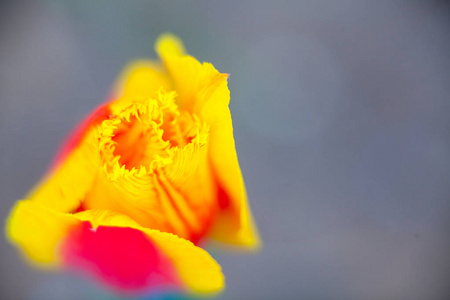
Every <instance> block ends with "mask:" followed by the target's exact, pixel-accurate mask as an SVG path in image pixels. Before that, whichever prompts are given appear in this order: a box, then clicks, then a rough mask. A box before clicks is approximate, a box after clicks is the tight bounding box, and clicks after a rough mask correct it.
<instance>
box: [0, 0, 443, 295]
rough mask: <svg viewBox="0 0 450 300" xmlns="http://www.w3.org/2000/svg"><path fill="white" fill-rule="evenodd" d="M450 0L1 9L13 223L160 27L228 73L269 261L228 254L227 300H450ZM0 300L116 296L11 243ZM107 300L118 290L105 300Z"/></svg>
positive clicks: (4, 208)
mask: <svg viewBox="0 0 450 300" xmlns="http://www.w3.org/2000/svg"><path fill="white" fill-rule="evenodd" d="M448 16H449V10H448V6H447V5H446V3H445V2H444V1H442V2H440V1H362V0H361V1H195V2H194V1H123V0H120V1H119V0H115V1H109V0H108V1H106V0H105V1H88V0H84V1H69V0H66V1H33V2H31V1H30V2H24V1H9V2H2V4H0V114H1V115H0V134H1V136H0V147H1V148H0V150H1V152H0V154H1V155H0V192H1V195H0V196H1V203H0V220H2V222H3V220H4V219H5V217H6V215H7V213H8V211H9V209H10V208H11V206H12V205H13V203H14V202H15V200H16V199H19V198H21V197H23V195H24V194H25V193H26V192H27V191H28V189H29V188H31V187H32V186H33V184H34V183H35V182H36V181H37V180H38V179H39V178H40V177H41V176H42V174H43V173H44V171H45V170H46V168H47V166H48V164H49V162H50V161H51V159H52V157H53V155H54V153H55V151H56V149H57V147H58V145H59V143H60V142H61V140H62V139H63V137H64V136H65V135H66V134H67V132H68V131H69V130H70V129H71V128H72V127H74V126H75V124H76V123H77V122H78V121H79V120H81V119H82V118H83V117H84V116H85V115H86V114H87V113H88V112H89V111H90V110H91V109H93V108H94V107H95V106H96V105H97V104H99V103H101V102H102V101H103V100H104V99H105V96H106V95H107V94H108V91H109V89H110V87H111V84H112V83H113V81H114V80H115V78H116V76H117V74H118V73H119V72H120V70H121V68H122V67H123V66H124V65H125V64H126V63H127V62H128V61H129V60H131V59H133V58H137V57H150V58H155V57H156V56H155V54H154V52H153V43H154V40H155V38H156V37H157V36H158V35H159V34H160V33H161V32H164V31H170V32H173V33H175V34H177V35H179V36H180V37H181V38H182V39H183V40H184V42H185V44H186V47H187V49H188V50H189V52H190V53H191V54H193V55H194V56H195V57H197V58H198V59H199V60H201V61H209V62H212V63H213V64H214V65H215V66H216V67H217V68H218V70H220V71H222V72H227V73H230V74H231V77H230V79H229V87H230V90H231V106H230V107H231V112H232V116H233V122H234V128H235V138H236V144H237V151H238V155H239V159H240V163H241V168H242V171H243V174H244V177H245V180H246V184H247V190H248V196H249V201H250V204H251V206H252V208H253V212H254V215H255V218H256V221H257V223H258V225H259V228H260V232H261V235H262V238H263V241H264V247H263V249H262V251H261V252H260V253H259V254H257V255H240V254H238V255H236V254H229V253H222V252H215V253H214V256H215V257H216V259H217V260H218V261H219V263H220V264H221V265H222V267H223V271H224V273H225V275H226V278H227V289H226V291H225V292H224V293H223V294H222V295H221V299H429V300H432V299H445V295H446V293H447V285H448V284H449V283H448V282H449V278H450V264H449V263H450V260H449V254H450V235H449V233H450V230H449V227H448V225H449V224H448V220H449V217H450V201H449V196H450V184H449V183H450V182H449V178H450V176H449V175H450V174H449V173H450V136H449V129H450V118H449V112H450V111H449V108H450V101H449V100H450V99H449V95H450V38H449V37H450V34H449V32H450V27H449V19H448ZM0 264H1V265H0V293H1V294H0V299H5V300H8V299H33V300H38V299H39V300H40V299H48V300H52V299H93V298H94V297H97V298H98V299H110V298H111V297H112V296H109V295H108V294H105V293H103V292H101V291H99V290H97V289H96V288H95V285H93V284H91V283H90V282H89V281H88V280H86V281H85V280H82V279H79V278H77V277H74V276H71V275H58V274H52V273H42V272H39V271H36V270H34V269H30V268H29V267H28V266H27V265H26V264H25V263H24V262H23V261H22V260H21V259H20V257H19V256H18V255H17V253H16V251H15V250H14V249H13V248H12V247H11V246H10V245H8V244H7V243H6V241H5V240H4V238H1V239H0ZM108 297H109V298H108Z"/></svg>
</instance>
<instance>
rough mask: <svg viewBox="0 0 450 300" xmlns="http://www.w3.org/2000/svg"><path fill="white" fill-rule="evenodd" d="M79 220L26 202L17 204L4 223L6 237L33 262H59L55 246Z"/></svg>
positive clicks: (48, 264) (49, 264) (53, 263)
mask: <svg viewBox="0 0 450 300" xmlns="http://www.w3.org/2000/svg"><path fill="white" fill-rule="evenodd" d="M79 223H80V221H79V220H77V219H75V218H73V217H72V216H71V215H69V214H63V213H58V212H56V211H53V210H50V209H48V208H46V207H44V206H42V205H39V204H37V203H35V202H32V201H29V200H23V201H19V202H17V204H16V206H15V207H14V209H13V210H12V211H11V214H10V216H9V218H8V221H7V226H6V234H7V237H8V238H9V240H10V241H11V242H12V243H13V244H16V245H17V246H19V247H20V248H21V249H22V250H23V251H24V253H25V254H26V255H27V256H28V257H29V258H30V259H31V260H32V261H34V262H37V263H42V264H46V265H47V266H56V265H59V264H60V263H61V261H60V257H59V256H58V253H57V251H58V247H59V244H60V242H61V241H62V240H63V239H64V237H65V236H66V234H67V232H68V231H69V230H70V229H72V228H74V227H75V226H77V225H79Z"/></svg>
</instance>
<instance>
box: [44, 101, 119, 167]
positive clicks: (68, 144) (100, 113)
mask: <svg viewBox="0 0 450 300" xmlns="http://www.w3.org/2000/svg"><path fill="white" fill-rule="evenodd" d="M110 114H111V111H110V109H109V106H108V105H105V104H103V105H101V106H99V107H98V108H97V109H95V110H94V112H93V113H92V114H91V115H89V116H88V117H87V118H86V119H84V120H83V121H82V122H81V123H80V124H79V125H78V126H77V127H76V128H75V129H74V130H73V131H72V133H71V134H70V135H69V137H68V139H67V140H66V141H65V142H64V143H63V145H62V147H61V150H60V151H59V152H58V155H57V156H56V158H55V160H54V161H53V163H52V165H51V168H50V169H53V168H54V167H56V166H58V165H59V164H60V163H61V162H62V161H64V159H65V158H66V157H67V155H69V154H70V152H72V150H73V149H74V148H76V147H77V146H78V144H79V143H80V141H81V140H82V138H83V137H84V135H85V133H86V132H87V130H88V128H89V127H90V126H92V125H98V124H100V123H101V122H103V121H104V120H106V119H107V118H108V117H109V115H110Z"/></svg>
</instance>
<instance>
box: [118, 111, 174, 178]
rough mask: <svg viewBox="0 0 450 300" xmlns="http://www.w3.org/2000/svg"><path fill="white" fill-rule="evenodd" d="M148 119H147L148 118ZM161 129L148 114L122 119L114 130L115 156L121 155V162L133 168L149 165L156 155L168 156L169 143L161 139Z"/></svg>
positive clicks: (129, 168) (128, 167) (126, 166)
mask: <svg viewBox="0 0 450 300" xmlns="http://www.w3.org/2000/svg"><path fill="white" fill-rule="evenodd" d="M139 119H140V120H139ZM146 119H147V120H146ZM161 133H162V132H161V130H159V128H158V127H157V125H156V123H155V122H153V121H151V120H148V116H147V115H141V116H139V118H138V116H134V115H133V116H131V117H130V120H129V121H126V120H122V121H121V122H120V123H119V124H118V125H117V128H116V129H115V130H114V132H113V134H114V136H113V137H112V140H113V142H114V143H115V149H114V152H113V154H114V156H120V159H119V164H120V165H124V166H125V168H127V169H128V170H131V169H133V168H136V169H139V168H140V167H141V166H146V167H147V166H149V165H150V163H151V162H152V161H153V160H154V159H155V157H156V156H160V157H167V156H168V153H167V149H168V148H169V146H170V145H169V144H168V143H167V142H165V141H164V140H162V139H161V136H160V135H161Z"/></svg>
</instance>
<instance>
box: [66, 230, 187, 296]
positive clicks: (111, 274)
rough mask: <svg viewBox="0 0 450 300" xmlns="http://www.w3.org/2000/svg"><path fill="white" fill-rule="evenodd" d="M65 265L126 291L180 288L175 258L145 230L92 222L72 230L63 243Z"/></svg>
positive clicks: (120, 290)
mask: <svg viewBox="0 0 450 300" xmlns="http://www.w3.org/2000/svg"><path fill="white" fill-rule="evenodd" d="M62 257H63V260H64V263H65V265H67V266H68V267H69V268H73V269H75V270H79V271H83V272H87V273H89V274H91V275H94V276H95V277H96V278H98V279H100V280H101V281H103V282H104V283H106V284H107V285H109V286H111V287H112V288H114V289H116V290H118V291H119V292H124V293H130V292H131V293H133V292H135V293H136V292H148V291H155V290H165V289H167V288H177V287H178V288H179V287H180V286H181V283H180V280H179V278H178V276H177V273H176V271H175V267H174V266H173V264H172V262H171V261H170V260H169V259H168V258H167V257H166V256H165V254H164V253H162V252H161V251H160V250H159V249H158V248H157V246H156V245H155V244H154V243H153V242H152V241H151V240H150V239H149V238H148V237H147V235H145V234H144V233H143V232H142V231H139V230H137V229H133V228H124V227H107V226H99V227H97V229H93V228H92V226H91V224H90V223H89V222H83V223H82V226H81V227H80V228H77V230H74V231H72V232H71V233H70V234H69V236H68V238H67V239H66V240H65V242H64V244H63V246H62Z"/></svg>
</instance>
